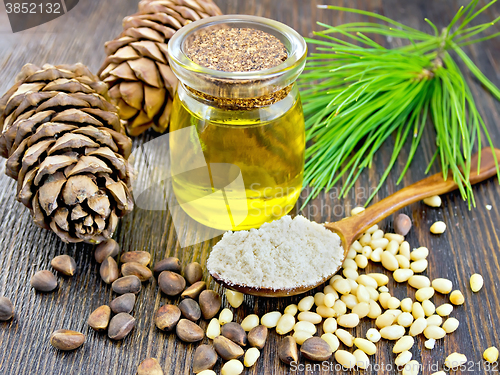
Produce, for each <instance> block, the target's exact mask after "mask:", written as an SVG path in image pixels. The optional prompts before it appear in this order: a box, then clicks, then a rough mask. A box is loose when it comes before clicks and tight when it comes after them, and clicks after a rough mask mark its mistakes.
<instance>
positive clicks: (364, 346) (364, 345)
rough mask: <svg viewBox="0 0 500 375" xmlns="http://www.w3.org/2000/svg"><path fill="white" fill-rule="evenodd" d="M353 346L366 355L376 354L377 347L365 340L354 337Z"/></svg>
mask: <svg viewBox="0 0 500 375" xmlns="http://www.w3.org/2000/svg"><path fill="white" fill-rule="evenodd" d="M354 345H356V347H357V348H358V349H361V350H362V351H363V352H365V353H366V354H368V355H374V354H375V353H376V352H377V347H376V346H375V344H374V343H373V342H371V341H370V340H367V339H363V338H360V337H356V338H355V339H354Z"/></svg>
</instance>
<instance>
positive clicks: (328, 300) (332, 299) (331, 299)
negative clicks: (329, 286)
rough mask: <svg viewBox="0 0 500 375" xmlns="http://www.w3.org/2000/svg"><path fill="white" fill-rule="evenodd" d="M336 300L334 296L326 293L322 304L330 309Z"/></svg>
mask: <svg viewBox="0 0 500 375" xmlns="http://www.w3.org/2000/svg"><path fill="white" fill-rule="evenodd" d="M336 300H337V298H336V296H335V294H333V293H328V294H326V295H325V297H324V299H323V304H324V305H325V306H326V307H332V306H333V304H334V303H335V301H336Z"/></svg>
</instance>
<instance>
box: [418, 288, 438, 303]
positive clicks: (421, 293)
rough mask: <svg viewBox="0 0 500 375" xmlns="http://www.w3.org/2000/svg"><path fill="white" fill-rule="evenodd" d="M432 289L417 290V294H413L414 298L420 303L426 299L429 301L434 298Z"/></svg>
mask: <svg viewBox="0 0 500 375" xmlns="http://www.w3.org/2000/svg"><path fill="white" fill-rule="evenodd" d="M434 292H435V291H434V288H432V287H427V288H421V289H419V290H417V292H416V293H415V298H416V299H417V300H418V301H420V302H423V301H425V300H427V299H430V298H432V297H433V296H434Z"/></svg>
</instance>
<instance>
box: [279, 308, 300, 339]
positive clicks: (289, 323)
mask: <svg viewBox="0 0 500 375" xmlns="http://www.w3.org/2000/svg"><path fill="white" fill-rule="evenodd" d="M301 314H302V313H301ZM294 325H295V317H294V316H293V315H290V314H283V315H282V316H281V318H280V319H279V320H278V324H277V325H276V333H278V334H279V335H285V334H287V333H288V332H290V331H291V330H292V329H293V327H294Z"/></svg>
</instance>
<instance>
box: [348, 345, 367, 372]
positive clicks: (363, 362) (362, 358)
mask: <svg viewBox="0 0 500 375" xmlns="http://www.w3.org/2000/svg"><path fill="white" fill-rule="evenodd" d="M352 354H353V355H354V357H356V366H357V367H358V368H360V369H363V370H364V369H367V368H368V366H369V365H370V359H369V358H368V356H367V355H366V353H365V352H363V351H362V350H361V349H357V350H355V351H354V353H352Z"/></svg>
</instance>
